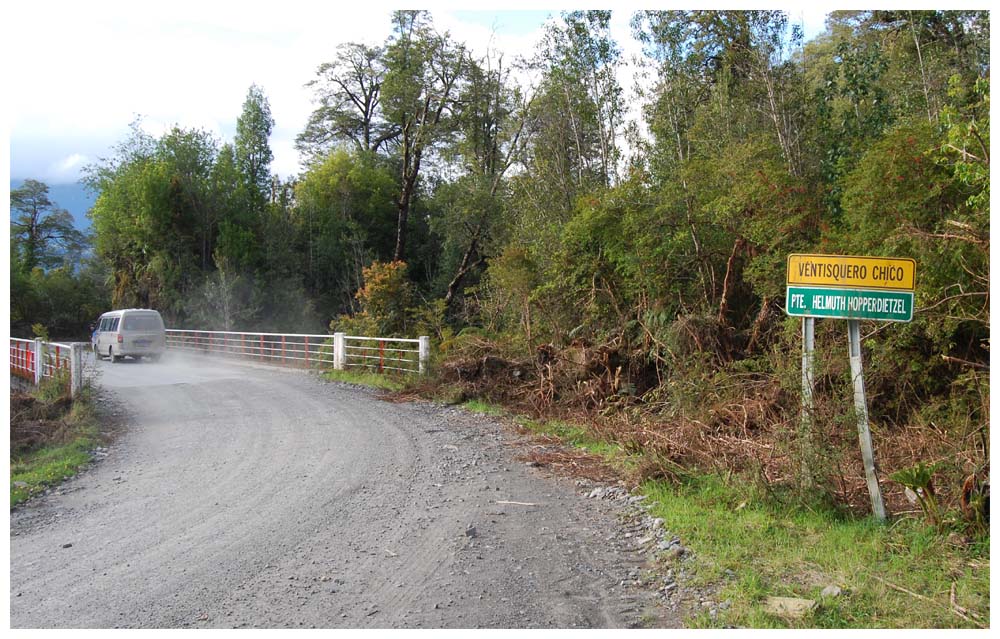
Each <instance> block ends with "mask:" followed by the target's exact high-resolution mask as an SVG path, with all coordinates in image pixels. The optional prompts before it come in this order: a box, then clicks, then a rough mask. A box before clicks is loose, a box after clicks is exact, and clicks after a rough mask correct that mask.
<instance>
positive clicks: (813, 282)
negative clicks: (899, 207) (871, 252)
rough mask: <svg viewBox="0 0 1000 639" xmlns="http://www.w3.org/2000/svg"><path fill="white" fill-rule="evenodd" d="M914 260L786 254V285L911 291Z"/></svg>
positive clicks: (915, 268) (906, 258)
mask: <svg viewBox="0 0 1000 639" xmlns="http://www.w3.org/2000/svg"><path fill="white" fill-rule="evenodd" d="M916 274H917V263H916V262H915V261H914V260H912V259H910V258H908V257H858V256H855V255H802V254H793V255H789V256H788V274H787V282H786V283H787V284H788V285H789V286H793V285H797V286H836V287H839V288H863V289H884V290H893V291H912V290H913V285H914V282H915V280H916Z"/></svg>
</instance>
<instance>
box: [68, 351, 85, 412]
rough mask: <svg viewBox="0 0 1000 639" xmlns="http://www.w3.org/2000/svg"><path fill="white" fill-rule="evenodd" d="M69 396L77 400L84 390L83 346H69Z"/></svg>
mask: <svg viewBox="0 0 1000 639" xmlns="http://www.w3.org/2000/svg"><path fill="white" fill-rule="evenodd" d="M69 380H70V384H69V394H70V397H72V398H73V399H76V398H77V396H78V395H79V394H80V391H81V390H83V344H76V343H74V344H70V345H69Z"/></svg>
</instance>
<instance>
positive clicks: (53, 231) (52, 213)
mask: <svg viewBox="0 0 1000 639" xmlns="http://www.w3.org/2000/svg"><path fill="white" fill-rule="evenodd" d="M10 211H11V213H12V214H15V215H14V216H13V219H12V220H11V222H10V235H11V240H12V241H13V242H14V246H13V247H12V249H14V250H12V253H15V252H16V253H17V254H18V256H19V258H20V266H21V268H22V269H24V270H25V271H31V270H32V269H33V268H35V267H36V266H42V267H45V268H51V267H54V266H57V265H59V264H60V263H62V262H63V258H64V257H66V256H67V255H70V256H71V255H74V254H78V253H79V252H80V250H81V248H82V246H83V243H84V236H83V233H81V232H80V231H78V230H77V229H76V228H74V227H73V216H72V215H70V214H69V211H67V210H66V209H62V208H59V206H58V205H57V204H56V203H55V202H53V201H52V200H50V199H49V187H48V185H47V184H45V183H43V182H39V181H37V180H25V181H24V184H22V185H21V186H20V187H19V188H16V189H13V190H11V192H10Z"/></svg>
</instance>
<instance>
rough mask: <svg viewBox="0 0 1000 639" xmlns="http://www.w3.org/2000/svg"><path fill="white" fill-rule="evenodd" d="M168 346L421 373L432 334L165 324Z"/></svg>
mask: <svg viewBox="0 0 1000 639" xmlns="http://www.w3.org/2000/svg"><path fill="white" fill-rule="evenodd" d="M167 348H168V349H171V350H175V351H181V352H189V353H204V354H214V355H222V356H226V357H237V358H242V359H250V360H258V361H262V362H267V363H270V364H279V365H284V366H302V367H319V368H333V369H335V370H343V369H346V368H366V369H368V370H372V371H376V372H380V373H381V372H386V371H397V372H407V373H423V372H425V371H426V369H427V360H428V357H429V355H430V338H428V337H420V338H419V339H402V338H390V337H363V336H354V335H347V334H345V333H334V334H333V335H310V334H304V333H254V332H242V331H194V330H185V329H167Z"/></svg>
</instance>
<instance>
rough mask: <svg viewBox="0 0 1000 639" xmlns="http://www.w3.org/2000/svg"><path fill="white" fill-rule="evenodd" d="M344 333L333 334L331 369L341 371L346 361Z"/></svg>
mask: <svg viewBox="0 0 1000 639" xmlns="http://www.w3.org/2000/svg"><path fill="white" fill-rule="evenodd" d="M344 336H345V333H334V334H333V369H334V370H338V371H342V370H344V364H345V362H346V361H347V352H346V351H345V350H344Z"/></svg>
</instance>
